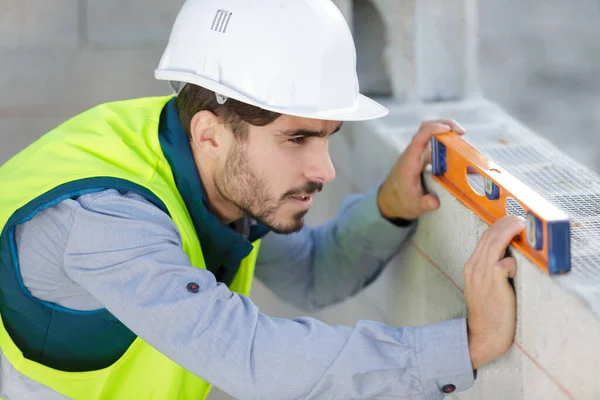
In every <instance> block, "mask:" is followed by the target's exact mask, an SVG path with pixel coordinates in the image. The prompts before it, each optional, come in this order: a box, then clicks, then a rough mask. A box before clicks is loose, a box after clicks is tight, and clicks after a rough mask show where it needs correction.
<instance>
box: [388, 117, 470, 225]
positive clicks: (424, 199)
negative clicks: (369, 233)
mask: <svg viewBox="0 0 600 400" xmlns="http://www.w3.org/2000/svg"><path fill="white" fill-rule="evenodd" d="M451 130H452V131H454V132H456V133H458V134H463V133H465V130H464V128H463V127H462V126H460V125H459V124H458V123H457V122H455V121H453V120H437V121H426V122H424V123H423V124H422V125H421V127H420V128H419V131H418V132H417V133H416V134H415V136H414V137H413V139H412V141H411V143H410V144H409V145H408V147H407V148H406V150H405V151H404V153H402V155H401V156H400V158H399V159H398V161H397V162H396V165H394V167H393V168H392V170H391V172H390V173H389V175H388V176H387V178H386V179H385V181H384V182H383V184H382V185H381V188H380V190H379V194H378V197H377V203H378V205H379V211H380V212H381V215H383V216H384V217H385V218H387V219H395V218H402V219H405V220H413V219H416V218H418V217H419V216H421V215H422V214H424V213H426V212H428V211H433V210H436V209H437V208H438V207H439V206H440V202H439V200H438V199H437V197H435V196H434V195H431V194H425V189H424V188H423V184H422V183H421V173H422V172H423V169H424V168H425V166H426V165H427V164H429V163H430V162H431V149H430V147H429V141H430V139H431V138H432V137H433V136H435V135H439V134H442V133H447V132H450V131H451Z"/></svg>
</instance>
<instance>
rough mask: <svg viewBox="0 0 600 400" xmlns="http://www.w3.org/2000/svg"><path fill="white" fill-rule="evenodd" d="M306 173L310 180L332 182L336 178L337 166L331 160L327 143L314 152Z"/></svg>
mask: <svg viewBox="0 0 600 400" xmlns="http://www.w3.org/2000/svg"><path fill="white" fill-rule="evenodd" d="M304 175H305V177H306V179H308V180H309V181H312V182H319V183H327V182H331V181H332V180H333V179H334V178H335V168H334V166H333V163H332V162H331V157H330V156H329V148H328V146H327V144H326V145H325V146H323V148H321V149H319V150H317V149H315V151H314V152H312V154H311V156H310V162H309V163H308V167H307V168H306V171H305V173H304Z"/></svg>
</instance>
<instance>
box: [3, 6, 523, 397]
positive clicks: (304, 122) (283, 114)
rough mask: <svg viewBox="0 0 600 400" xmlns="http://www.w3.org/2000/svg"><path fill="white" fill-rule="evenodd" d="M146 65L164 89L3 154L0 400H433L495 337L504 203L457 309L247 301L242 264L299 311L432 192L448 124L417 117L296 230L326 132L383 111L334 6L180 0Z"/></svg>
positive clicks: (345, 280) (505, 313)
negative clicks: (344, 320)
mask: <svg viewBox="0 0 600 400" xmlns="http://www.w3.org/2000/svg"><path fill="white" fill-rule="evenodd" d="M155 74H156V77H157V78H158V79H163V80H166V81H169V82H170V83H171V86H172V87H173V88H174V89H175V92H176V96H165V97H153V98H141V99H135V100H129V101H118V102H113V103H107V104H101V105H99V106H97V107H94V108H92V109H90V110H88V111H86V112H84V113H82V114H80V115H77V116H75V117H74V118H72V119H70V120H68V121H66V122H65V123H63V124H61V125H60V126H58V127H57V128H55V129H54V130H52V131H50V132H48V133H47V134H45V135H44V136H43V137H41V138H40V139H39V140H38V141H36V142H35V143H33V144H32V145H30V146H29V147H27V148H26V149H25V150H23V151H22V152H20V153H19V154H17V155H16V156H14V157H13V158H12V159H10V160H9V161H8V162H6V163H5V164H4V165H3V166H2V167H1V168H0V193H1V194H2V195H1V196H0V227H1V228H2V229H1V232H2V235H1V237H0V263H1V264H0V274H1V275H0V299H1V302H0V314H1V316H2V325H1V326H0V350H1V353H2V354H1V357H2V358H1V362H0V365H1V368H0V373H1V374H2V376H0V390H1V392H0V393H1V395H0V397H2V398H3V399H4V400H8V399H11V400H15V399H64V398H73V399H90V400H96V399H116V400H120V399H127V400H131V399H204V398H206V397H207V395H208V393H209V390H210V387H211V386H210V385H211V384H214V385H216V386H218V387H220V388H221V389H222V390H224V391H226V392H228V393H230V394H231V395H233V396H235V397H236V398H240V399H276V400H281V399H301V398H302V399H333V398H336V399H374V398H376V399H392V398H394V399H397V398H411V399H437V398H441V397H443V396H444V394H445V393H451V392H453V391H461V390H465V389H467V388H469V387H470V386H471V385H472V384H473V382H474V370H476V369H477V368H479V367H481V366H482V365H484V364H486V363H487V362H489V361H491V360H492V359H494V358H496V357H498V356H500V355H501V354H503V353H504V352H506V351H507V349H508V348H509V346H510V344H511V342H512V338H513V335H514V330H515V296H514V293H513V291H512V289H511V286H510V285H509V282H508V277H511V276H513V275H514V273H515V268H516V266H515V261H514V259H512V258H504V253H505V250H506V248H507V246H508V243H509V242H510V240H511V239H512V238H513V237H514V236H515V235H517V234H518V233H519V232H521V231H522V230H523V228H524V226H523V222H522V220H520V219H516V218H505V219H502V220H500V221H499V222H498V223H496V224H494V225H493V226H492V227H490V228H489V230H488V231H487V232H486V233H484V235H483V237H482V239H481V241H480V243H479V244H478V246H477V249H476V250H475V252H474V253H473V256H472V257H471V259H470V260H469V262H468V263H467V264H466V266H465V267H464V272H465V299H466V302H467V306H468V308H469V315H468V322H467V319H466V318H458V319H454V320H449V321H445V322H442V323H438V324H433V325H427V326H421V327H403V328H402V327H391V326H387V325H384V324H382V323H379V322H374V321H361V322H359V323H358V324H357V325H356V326H355V327H354V328H351V327H344V326H335V327H334V326H328V325H325V324H323V323H321V322H319V321H317V320H314V319H311V318H296V319H280V318H272V317H269V316H267V315H265V314H263V313H261V312H260V311H259V310H258V309H257V307H256V306H255V305H254V304H253V303H252V301H251V300H250V299H249V298H248V297H247V296H248V294H249V291H250V285H251V281H252V278H253V276H254V275H255V274H256V276H257V277H258V279H260V280H261V281H263V282H264V283H265V284H266V285H267V286H268V287H270V288H271V289H272V290H273V291H274V292H275V293H276V294H278V295H279V296H280V297H281V298H282V299H283V300H285V301H288V302H290V303H292V304H295V305H296V306H299V307H303V308H304V309H307V310H315V309H319V308H322V307H325V306H328V305H331V304H334V303H336V302H339V301H342V300H343V299H346V298H348V297H349V296H352V295H354V294H355V293H357V292H358V291H359V290H361V289H362V288H363V287H365V286H367V285H368V284H369V283H370V282H372V281H373V280H374V279H375V278H376V277H377V276H378V274H379V273H380V272H381V270H382V268H383V267H384V265H385V263H386V262H387V261H388V260H389V259H390V258H391V257H392V256H393V255H394V254H395V253H396V252H397V251H398V249H399V247H400V245H401V244H402V243H403V241H405V240H406V238H407V237H408V235H409V234H410V232H411V231H412V230H413V228H414V226H415V223H416V220H417V219H418V217H419V216H420V215H422V214H423V213H426V212H429V211H432V210H435V209H437V208H438V207H439V202H438V200H437V198H436V197H434V196H433V195H430V194H426V193H425V192H424V189H423V187H422V186H421V179H420V176H421V173H422V169H423V165H424V164H425V162H426V159H427V154H428V153H427V152H428V150H427V144H428V142H429V140H430V138H431V137H432V136H434V135H436V134H441V133H444V132H448V131H450V130H454V131H456V132H458V133H463V129H462V128H461V127H460V126H459V125H458V124H457V123H456V122H454V121H428V122H425V123H423V125H422V126H421V128H420V129H419V131H418V132H417V133H416V135H415V136H414V138H413V140H412V142H411V143H410V145H409V146H408V147H407V149H406V151H405V152H404V153H403V154H402V156H401V157H400V158H399V159H398V161H397V163H396V165H395V166H394V167H393V169H392V170H391V172H390V174H389V175H388V176H387V178H386V179H385V181H384V182H382V183H381V184H379V185H376V186H375V187H374V188H373V190H372V191H370V192H369V193H366V194H364V195H356V196H352V197H349V198H348V199H347V201H346V202H345V204H344V205H343V206H342V208H341V210H340V212H339V215H338V216H337V217H336V218H335V219H333V220H331V221H330V222H328V223H326V224H324V225H322V226H317V227H310V226H306V225H304V224H303V218H304V216H305V214H306V213H307V212H308V210H309V208H310V206H311V204H312V198H313V196H314V195H316V193H317V192H319V191H320V190H321V189H322V187H323V184H324V183H326V182H329V181H331V180H332V179H333V178H334V169H333V166H332V164H331V160H330V158H329V153H328V140H329V136H330V135H332V134H333V133H334V132H336V131H337V130H339V129H340V126H341V124H342V122H343V121H358V120H367V119H372V118H379V117H382V116H384V115H386V113H387V110H386V109H385V108H384V107H383V106H381V105H379V104H378V103H376V102H375V101H373V100H370V99H368V98H366V97H365V96H363V95H361V94H360V93H359V90H358V83H357V79H356V70H355V49H354V44H353V41H352V37H351V35H350V31H349V29H348V27H347V25H346V22H345V21H344V18H343V17H342V15H341V14H340V12H339V11H338V9H337V8H336V7H335V6H334V5H333V3H331V2H330V1H329V0H261V1H251V0H228V1H223V0H188V1H187V2H186V3H185V5H184V6H183V8H182V9H181V11H180V13H179V15H178V17H177V20H176V22H175V25H174V27H173V30H172V33H171V36H170V40H169V43H168V45H167V48H166V50H165V53H164V55H163V57H162V59H161V61H160V64H159V66H158V68H157V69H156V72H155ZM373 162H377V160H376V159H375V160H374V161H373ZM259 248H260V252H259ZM398 306H399V307H400V306H402V307H410V304H406V305H398Z"/></svg>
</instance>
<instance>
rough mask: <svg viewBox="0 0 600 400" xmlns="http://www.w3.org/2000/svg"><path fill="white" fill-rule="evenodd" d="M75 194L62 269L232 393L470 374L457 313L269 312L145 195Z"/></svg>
mask: <svg viewBox="0 0 600 400" xmlns="http://www.w3.org/2000/svg"><path fill="white" fill-rule="evenodd" d="M80 204H81V206H80V207H79V208H78V209H77V210H76V212H75V215H74V218H73V219H72V224H71V227H70V234H69V238H68V240H67V243H66V248H65V252H64V265H65V270H66V273H67V274H68V275H69V277H70V278H71V279H72V280H73V281H75V282H77V283H78V284H80V285H81V286H82V287H83V288H85V289H86V290H87V291H88V292H89V293H90V294H91V295H92V296H94V297H95V298H96V299H97V300H98V301H99V302H100V303H101V304H102V305H103V306H104V307H106V308H107V309H108V310H109V311H110V312H111V313H112V314H114V315H115V316H116V317H117V318H118V319H119V320H120V321H122V322H123V323H124V324H125V325H126V326H128V327H129V328H130V329H131V330H132V331H133V332H135V333H136V334H137V335H138V336H140V337H141V338H142V339H144V340H145V341H146V342H147V343H148V344H150V345H151V346H153V347H154V348H156V349H157V350H158V351H160V352H162V353H163V354H165V355H166V356H167V357H169V358H171V359H172V360H173V361H174V362H176V363H178V364H179V365H181V366H182V367H184V368H186V369H187V370H189V371H190V372H192V373H194V374H195V375H197V376H199V377H201V378H203V379H205V380H207V381H208V382H210V383H212V384H214V385H215V386H217V387H219V388H221V389H222V390H224V391H225V392H227V393H229V394H231V395H232V396H234V397H235V398H239V399H282V400H284V399H299V398H302V399H332V398H342V399H350V398H352V399H373V398H377V399H398V398H410V399H427V400H429V399H441V398H442V397H443V392H442V387H443V386H444V385H448V384H452V385H455V387H456V390H459V391H460V390H465V389H467V388H468V387H470V386H471V385H472V383H473V373H472V369H471V363H470V357H469V352H468V344H467V343H468V342H467V335H466V323H465V320H464V319H456V320H451V321H446V322H442V323H439V324H435V325H428V326H422V327H404V328H396V327H391V326H387V325H385V324H382V323H379V322H375V321H361V322H359V323H358V324H357V325H356V326H355V327H353V328H351V327H345V326H328V325H326V324H324V323H322V322H320V321H318V320H315V319H312V318H297V319H280V318H271V317H269V316H267V315H265V314H263V313H261V312H260V311H259V310H258V308H257V307H256V306H255V305H254V304H253V303H252V301H251V300H250V299H249V298H247V297H245V296H243V295H239V294H237V293H233V292H231V291H230V290H229V289H228V288H227V286H225V285H223V284H222V283H218V282H216V280H215V278H214V276H213V275H212V274H211V273H210V272H208V271H206V270H203V269H198V268H194V267H192V266H191V265H190V262H189V259H188V257H187V256H186V254H185V253H184V252H183V250H182V247H181V241H180V238H179V235H178V232H177V228H176V227H175V225H174V224H173V222H172V221H171V220H170V219H169V217H168V216H167V215H166V214H164V213H162V212H161V211H160V210H158V209H157V208H156V207H154V206H153V205H151V204H150V203H148V202H146V201H144V200H142V199H137V198H134V197H130V198H124V197H122V196H118V195H110V194H106V195H100V196H96V197H94V200H93V201H90V202H81V203H80ZM23 240H26V238H23ZM190 282H193V283H196V284H197V286H198V288H199V290H197V291H196V290H188V284H189V283H190Z"/></svg>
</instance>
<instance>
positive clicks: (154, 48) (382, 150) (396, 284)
mask: <svg viewBox="0 0 600 400" xmlns="http://www.w3.org/2000/svg"><path fill="white" fill-rule="evenodd" d="M182 2H183V1H182V0H177V1H174V2H173V1H171V2H168V3H167V2H160V1H157V0H129V1H127V2H122V1H115V0H102V1H101V0H52V1H51V2H48V1H43V0H28V1H25V2H23V1H17V0H0V9H1V10H2V13H1V15H0V60H1V61H2V62H1V63H0V162H2V161H4V160H6V159H7V158H8V157H9V156H10V155H12V154H14V153H15V152H16V151H18V150H20V149H21V148H23V147H24V146H25V145H27V144H28V143H30V142H31V141H32V140H34V139H35V138H36V137H38V136H39V135H41V134H43V133H44V132H45V131H46V130H48V129H50V128H52V127H54V126H55V125H56V124H58V123H60V122H61V121H63V120H65V119H67V118H68V117H70V116H71V115H73V114H75V113H77V112H80V111H82V110H84V109H86V108H87V107H90V106H92V105H95V104H97V103H99V102H103V101H109V100H117V99H122V98H129V97H138V96H145V95H160V94H167V93H169V89H168V88H167V86H166V85H165V84H164V82H158V81H155V80H154V79H153V69H154V67H155V66H156V65H157V64H158V61H159V58H160V55H161V53H162V50H163V46H164V44H165V41H166V38H167V36H168V32H169V29H170V26H171V23H172V22H173V20H174V18H175V15H176V12H177V10H178V7H179V6H180V4H181V3H182ZM338 2H339V3H340V4H341V5H342V6H343V7H344V11H345V13H346V15H347V16H348V17H349V18H350V17H352V18H353V19H354V23H353V26H354V31H355V34H357V35H359V36H357V38H356V39H357V42H358V53H359V69H360V71H359V76H360V77H361V85H362V87H363V88H364V89H365V91H367V92H372V93H376V94H387V93H394V94H395V95H396V97H397V98H399V99H405V100H414V98H415V91H414V88H413V89H410V88H411V85H414V84H415V82H416V80H417V77H416V71H415V69H414V68H415V64H414V58H415V55H414V52H413V50H412V48H411V47H410V46H409V44H410V43H412V40H413V37H412V35H413V33H414V26H413V25H412V18H411V17H410V15H411V14H410V13H411V12H413V11H414V9H415V3H414V1H406V2H391V1H390V2H386V1H377V2H370V1H369V2H367V1H365V0H356V1H354V2H352V1H349V0H339V1H338ZM465 4H466V3H465ZM382 7H388V8H387V9H386V10H388V12H385V13H383V14H378V13H379V12H380V11H381V10H382ZM480 10H481V13H480V14H481V20H480V23H479V26H480V35H479V38H480V49H481V55H480V57H479V59H480V62H481V65H482V69H481V71H480V76H481V84H482V88H483V90H484V93H485V94H487V95H489V96H490V97H491V98H492V99H494V100H497V101H499V102H500V103H501V104H502V105H503V106H505V107H506V108H508V109H509V110H510V111H511V112H514V113H516V114H517V116H518V117H520V118H521V119H522V120H523V121H524V122H525V123H526V124H528V125H531V126H533V127H534V128H535V129H536V130H537V131H538V133H540V134H542V135H544V136H545V137H547V138H549V139H551V140H553V141H555V142H556V143H558V144H559V145H560V146H561V147H563V148H564V149H565V151H567V152H569V154H571V155H572V156H573V157H575V158H577V159H578V160H579V161H581V162H582V163H584V164H586V165H589V166H590V167H592V168H598V170H600V166H598V165H597V164H596V163H597V153H598V148H600V146H599V144H600V143H599V142H598V140H600V139H598V138H599V137H600V135H598V132H597V127H598V126H599V125H600V124H599V123H598V122H599V121H598V118H599V117H598V116H600V112H599V111H600V108H598V107H599V103H598V101H597V98H598V93H600V88H599V87H598V86H597V84H598V80H597V79H596V77H597V73H598V72H599V71H598V65H600V62H599V61H600V60H599V59H598V57H600V55H599V54H600V51H599V48H598V41H597V40H596V38H597V37H598V34H599V33H600V26H599V25H598V24H597V18H598V9H597V3H596V2H593V0H581V1H578V2H577V3H570V2H559V1H552V4H549V3H547V2H542V1H541V0H537V1H535V0H527V1H525V2H523V1H520V2H519V1H517V0H509V1H505V2H495V1H493V0H481V2H480ZM361 15H362V16H363V18H362V19H361ZM365 16H366V17H365ZM394 21H395V23H394ZM398 21H401V22H400V23H399V22H398ZM574 21H575V22H574ZM577 21H578V22H577ZM381 23H383V25H382V24H381ZM368 59H372V60H375V61H377V62H376V67H369V65H373V64H369V63H368V62H366V60H368ZM465 60H466V59H465ZM477 118H478V116H477V115H474V113H472V112H471V113H469V112H466V113H462V115H459V117H458V120H459V121H460V122H462V123H465V121H466V122H467V123H468V121H469V120H470V119H477ZM418 123H419V118H417V117H415V116H414V115H413V114H411V113H410V112H406V111H402V110H401V109H400V108H398V109H397V110H396V111H394V112H392V115H390V116H389V117H387V118H386V119H385V120H384V121H382V124H383V125H370V124H354V125H353V124H347V125H346V127H345V129H344V132H343V133H341V134H338V135H336V137H335V138H334V139H333V140H332V145H331V149H332V153H333V158H334V163H335V164H336V167H337V171H338V178H337V179H336V181H335V182H334V183H333V184H331V185H330V186H328V187H326V189H325V190H324V191H323V193H322V194H321V195H320V196H318V197H317V199H316V205H315V209H314V210H313V211H312V213H311V217H310V218H311V219H310V220H311V222H313V223H318V222H320V221H323V220H324V219H326V218H329V217H331V216H332V215H334V213H335V210H336V209H337V206H338V205H339V203H340V201H341V199H342V197H343V195H344V194H346V193H348V192H353V191H366V190H368V189H369V188H370V185H371V184H372V183H373V182H377V181H379V180H380V179H381V178H382V177H383V176H385V174H386V173H387V171H388V170H389V168H390V167H391V166H392V165H393V162H394V161H395V159H396V157H397V156H398V155H399V154H400V152H401V150H402V148H403V146H404V145H405V144H406V141H407V139H408V136H407V135H409V134H410V133H409V132H411V131H412V130H414V129H415V128H416V127H417V126H418ZM565 132H568V135H565ZM584 139H585V140H586V141H584ZM594 141H595V142H594ZM593 143H597V144H596V145H593ZM375 155H376V156H375ZM357 166H361V167H360V168H358V167H357ZM430 185H431V189H432V190H433V191H435V192H437V193H438V194H439V195H440V197H441V200H442V204H443V207H442V209H441V210H439V211H438V212H436V213H434V214H432V215H431V216H429V217H426V218H424V219H423V220H422V221H421V223H420V226H419V229H418V231H417V232H416V235H415V236H414V237H413V239H412V240H411V242H410V243H408V245H407V246H406V248H405V249H404V251H403V252H402V254H400V255H399V256H398V257H397V258H396V259H395V260H393V262H391V263H390V265H389V267H388V268H387V269H386V271H385V272H384V274H383V276H382V277H381V278H380V279H378V280H377V281H376V282H374V284H373V285H372V286H371V287H369V288H368V289H367V290H365V291H364V292H363V293H362V294H360V295H358V296H357V297H355V298H353V299H351V300H348V301H347V302H345V303H344V304H341V305H339V306H335V307H332V308H330V309H327V310H325V311H323V312H320V313H316V314H313V315H312V316H314V317H317V318H320V319H323V320H324V321H326V322H328V323H331V324H346V325H353V324H354V323H355V322H356V321H357V320H359V319H375V320H379V321H383V322H386V323H389V324H392V325H420V324H425V323H432V322H436V321H440V320H444V319H448V318H452V317H455V316H457V315H461V314H462V313H464V311H465V310H464V302H463V299H462V293H461V287H462V281H461V274H460V270H461V268H462V265H463V263H464V261H465V260H466V258H467V257H468V255H469V253H470V251H471V250H472V249H473V247H474V246H475V243H476V242H477V239H478V236H479V235H480V234H481V232H482V231H483V230H484V229H485V226H484V224H483V223H482V222H481V221H479V220H478V219H477V218H476V217H475V216H474V215H473V214H471V213H470V212H469V211H468V210H466V209H465V208H464V207H462V206H461V205H460V204H458V203H457V202H456V201H455V200H454V199H453V198H452V197H450V196H448V195H447V194H445V192H444V191H443V190H442V189H440V188H439V187H437V186H436V185H435V184H433V183H431V182H430ZM456 221H460V224H457V223H456ZM456 227H458V228H456ZM440 243H441V245H439V244H440ZM517 257H519V274H518V276H517V279H516V288H517V293H518V298H519V303H518V304H519V325H518V332H517V338H516V342H515V345H514V346H513V348H512V350H511V351H510V353H509V354H508V355H506V356H505V357H503V359H501V360H498V362H496V363H494V364H493V365H491V366H489V367H486V368H483V369H482V370H481V371H480V375H479V378H478V381H477V383H476V385H475V387H474V388H473V389H471V390H470V391H469V392H467V393H460V394H456V395H452V396H449V398H455V399H456V398H460V399H477V400H479V399H486V400H488V399H492V400H493V399H506V400H508V399H510V400H513V399H595V398H600V389H599V385H598V384H597V383H596V375H597V371H598V370H600V369H599V367H600V366H599V365H598V362H597V361H596V358H595V354H597V353H598V344H597V340H596V339H595V338H596V337H597V336H598V335H597V334H598V332H600V329H599V328H600V326H599V325H598V320H597V318H596V317H595V316H594V315H592V314H591V313H590V312H589V310H588V309H587V308H586V307H585V305H584V304H583V302H581V301H580V300H579V299H578V298H577V297H574V296H573V295H572V294H570V293H568V292H567V291H565V290H564V289H562V288H561V287H560V286H559V285H557V284H556V282H555V281H554V280H552V279H550V278H548V277H546V276H544V275H543V274H541V273H539V272H538V270H537V269H536V268H535V267H534V266H533V265H531V264H529V263H528V262H527V261H525V260H524V259H522V257H520V256H519V255H517ZM253 298H254V300H255V301H256V302H257V303H258V304H259V305H260V306H261V308H262V309H263V311H265V312H267V313H269V314H271V315H274V316H283V317H286V316H294V315H300V314H304V313H301V312H299V311H298V310H295V309H294V308H292V307H289V306H287V305H285V304H282V303H281V302H280V301H279V300H277V299H276V298H275V297H274V296H273V295H272V294H271V293H270V292H269V290H268V289H267V288H264V287H262V286H261V285H260V283H257V285H256V287H255V289H254V292H253ZM404 304H410V307H403V305H404ZM211 398H212V399H213V400H217V399H225V398H228V397H227V396H226V395H224V394H222V393H221V394H220V393H219V392H218V391H215V393H214V394H213V395H212V397H211Z"/></svg>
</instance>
